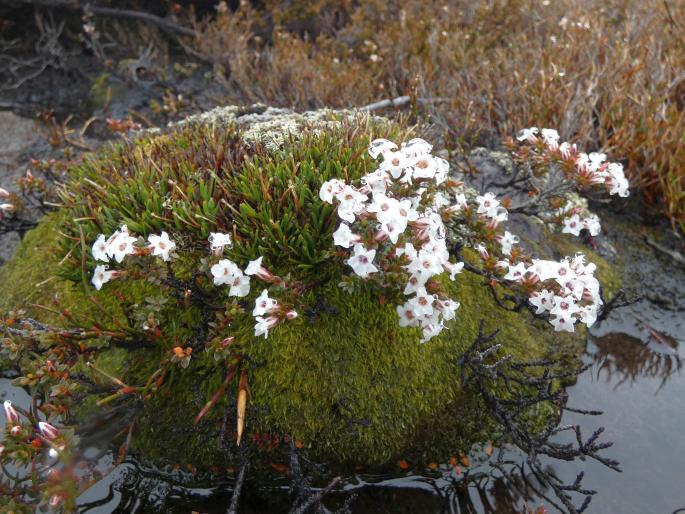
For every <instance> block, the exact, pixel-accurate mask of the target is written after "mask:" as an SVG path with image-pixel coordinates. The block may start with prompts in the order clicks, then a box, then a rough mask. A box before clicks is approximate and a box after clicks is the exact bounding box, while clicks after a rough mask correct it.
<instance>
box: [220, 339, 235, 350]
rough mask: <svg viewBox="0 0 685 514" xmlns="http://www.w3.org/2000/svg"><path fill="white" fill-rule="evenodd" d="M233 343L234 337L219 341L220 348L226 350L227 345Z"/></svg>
mask: <svg viewBox="0 0 685 514" xmlns="http://www.w3.org/2000/svg"><path fill="white" fill-rule="evenodd" d="M233 341H235V337H234V336H230V337H227V338H226V339H224V340H223V341H221V346H222V347H223V348H226V347H227V346H228V345H229V344H231V343H232V342H233Z"/></svg>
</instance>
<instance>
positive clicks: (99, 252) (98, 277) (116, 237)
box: [91, 225, 176, 291]
mask: <svg viewBox="0 0 685 514" xmlns="http://www.w3.org/2000/svg"><path fill="white" fill-rule="evenodd" d="M137 241H138V239H137V238H136V237H134V236H132V235H131V233H130V232H129V230H128V227H127V226H126V225H122V226H121V228H120V229H119V230H117V231H116V232H114V234H112V235H111V236H109V237H106V236H105V235H104V234H100V235H99V236H98V238H97V240H96V241H95V243H94V244H93V247H92V249H91V252H92V254H93V258H94V259H95V260H96V261H101V262H110V261H111V260H115V261H116V262H117V263H121V262H122V261H123V260H124V258H125V257H126V256H127V255H148V254H150V255H154V256H159V257H161V258H162V259H163V260H165V261H168V260H169V259H171V254H172V252H173V251H174V250H175V249H176V243H174V242H173V241H172V240H171V239H170V238H169V234H167V233H166V232H162V233H161V234H160V235H156V234H150V236H149V237H148V245H147V246H138V245H136V244H135V243H136V242H137ZM119 274H120V273H119V272H118V271H114V270H111V271H110V270H109V269H108V266H107V265H106V264H100V265H98V266H97V267H96V268H95V272H94V273H93V278H92V280H91V281H92V283H93V285H94V286H95V288H96V289H97V290H98V291H99V290H100V289H102V286H103V285H104V284H106V283H107V282H109V281H110V280H112V279H113V278H116V277H117V276H119Z"/></svg>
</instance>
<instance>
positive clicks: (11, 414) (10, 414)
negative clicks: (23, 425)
mask: <svg viewBox="0 0 685 514" xmlns="http://www.w3.org/2000/svg"><path fill="white" fill-rule="evenodd" d="M2 406H3V407H4V409H5V418H7V421H6V423H7V424H11V425H14V424H16V423H19V414H17V411H16V410H14V407H12V402H11V401H9V400H5V403H3V404H2Z"/></svg>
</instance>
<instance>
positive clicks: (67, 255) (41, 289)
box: [0, 115, 576, 466]
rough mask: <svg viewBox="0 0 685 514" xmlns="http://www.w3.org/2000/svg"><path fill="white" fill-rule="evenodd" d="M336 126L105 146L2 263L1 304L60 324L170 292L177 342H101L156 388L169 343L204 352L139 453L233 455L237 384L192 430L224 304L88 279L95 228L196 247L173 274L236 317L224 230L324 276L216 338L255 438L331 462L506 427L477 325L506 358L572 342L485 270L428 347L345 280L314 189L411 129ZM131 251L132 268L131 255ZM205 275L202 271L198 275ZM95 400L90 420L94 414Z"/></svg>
mask: <svg viewBox="0 0 685 514" xmlns="http://www.w3.org/2000/svg"><path fill="white" fill-rule="evenodd" d="M326 123H327V125H325V128H326V130H325V131H322V129H321V128H320V126H319V128H316V127H315V126H314V127H304V128H302V127H301V128H300V130H301V132H300V133H297V134H294V135H293V134H292V133H291V134H290V135H289V136H288V137H287V138H285V140H284V142H283V143H282V144H281V145H280V146H277V147H273V148H267V146H265V145H263V144H261V143H260V142H259V141H255V140H254V139H251V140H250V141H249V142H246V141H245V140H244V139H243V138H242V134H244V130H245V129H241V128H239V125H238V124H235V123H230V124H228V125H227V126H223V125H221V124H209V125H198V124H188V125H184V126H182V127H180V128H176V129H174V130H172V131H170V132H168V133H162V134H156V133H149V134H146V135H143V136H141V137H139V138H138V139H137V140H135V141H132V142H128V143H125V144H120V145H116V146H114V147H112V148H110V149H107V150H104V151H103V152H101V153H100V154H98V155H94V156H91V157H89V158H87V159H86V161H85V162H84V164H83V165H81V166H80V167H78V168H75V169H73V170H72V171H71V177H72V179H71V182H70V183H69V184H67V187H66V188H65V191H66V193H65V196H64V202H65V204H66V205H67V207H65V208H64V209H62V210H60V211H58V212H56V213H53V214H50V215H49V216H47V217H46V218H45V219H44V220H43V221H42V222H41V223H40V224H39V226H38V227H37V228H36V229H34V230H33V231H31V232H29V233H28V234H27V235H26V237H25V238H24V240H23V242H22V244H21V246H20V248H19V249H18V251H17V254H16V255H15V257H14V259H13V260H12V261H11V262H10V263H9V264H8V265H7V266H6V267H4V268H3V269H0V283H2V284H3V290H4V291H5V294H4V295H3V296H2V298H0V308H2V309H12V308H17V307H21V308H24V309H26V310H27V311H28V313H29V315H30V316H32V317H35V318H36V319H39V320H42V321H44V322H47V323H59V322H64V323H65V324H67V325H68V324H69V323H73V321H74V320H75V319H83V320H86V319H88V317H91V318H92V317H97V318H98V319H103V318H105V319H107V318H108V317H109V318H111V319H112V320H118V321H119V322H121V323H128V324H136V323H138V322H139V320H140V319H141V316H143V317H144V315H145V314H146V313H147V312H148V311H150V310H151V309H153V307H152V306H154V305H157V304H158V303H159V306H158V307H156V308H154V313H155V316H156V317H157V319H158V321H159V323H160V326H162V327H164V329H165V337H164V338H163V340H160V341H155V344H154V345H152V346H150V345H145V346H143V347H141V348H138V349H135V350H134V349H131V350H125V349H123V350H122V345H118V346H117V347H116V348H114V347H111V348H107V345H108V344H109V343H110V341H108V340H106V339H104V340H103V339H99V340H94V341H91V342H89V344H92V345H97V346H104V348H103V349H102V350H101V352H100V353H101V354H100V356H99V357H97V359H96V360H95V364H96V366H98V367H101V368H103V370H105V371H106V372H108V373H110V374H112V375H114V376H117V377H120V378H121V379H122V380H124V381H125V382H127V383H129V384H134V385H139V384H142V383H144V382H145V379H146V377H147V376H149V375H150V374H151V373H153V372H154V371H155V369H156V368H157V367H158V366H159V362H160V359H163V358H164V356H165V355H168V353H169V352H170V350H171V348H172V347H174V346H176V345H186V344H188V345H190V346H192V347H193V349H194V350H195V352H194V353H193V359H192V360H191V362H190V366H189V367H188V368H187V369H181V368H180V367H178V366H175V367H173V368H172V369H171V370H170V371H169V373H167V374H166V375H165V377H164V382H165V383H164V385H163V387H160V389H159V391H158V392H157V393H156V394H155V395H153V396H152V397H151V398H149V399H147V400H146V409H145V413H144V414H143V419H142V420H141V421H140V422H138V423H137V424H136V428H135V430H134V438H133V448H134V449H136V450H137V451H138V452H139V453H141V454H142V455H143V456H147V457H148V458H150V459H152V460H155V461H158V462H185V463H193V464H195V465H204V466H210V465H225V464H226V459H227V456H229V457H230V455H231V454H232V453H233V452H232V451H231V450H229V451H226V448H225V446H226V443H225V441H221V440H220V439H219V438H218V437H217V434H219V433H221V434H223V436H224V437H225V438H228V437H232V434H231V432H232V430H233V428H232V427H233V426H235V425H234V419H233V418H234V414H233V413H234V412H235V407H234V405H235V390H236V387H237V384H236V382H235V381H234V382H233V383H231V384H230V385H229V388H228V390H227V394H225V395H224V396H223V397H222V399H221V400H220V401H219V402H218V403H217V404H216V405H215V406H214V407H213V408H212V409H211V410H210V412H209V413H208V414H207V415H206V416H205V417H204V418H203V419H202V420H201V421H200V423H199V424H197V425H196V424H194V422H193V418H194V417H195V416H196V414H197V413H198V412H199V410H200V409H201V408H202V406H203V405H204V403H205V402H206V401H207V400H208V399H209V398H210V397H211V396H212V395H213V394H214V392H215V391H216V390H217V389H219V388H220V386H221V383H222V381H223V380H224V377H225V375H226V373H227V369H226V365H225V364H224V363H223V362H217V361H215V360H214V357H213V355H212V354H211V353H209V352H202V349H203V346H204V344H205V343H207V342H208V341H207V340H206V338H207V337H209V336H208V334H209V333H211V330H210V327H209V323H210V322H213V321H215V320H214V318H213V317H212V316H213V313H212V312H208V311H207V310H206V309H203V308H201V307H199V306H198V305H195V304H192V303H189V302H186V301H184V299H183V298H181V297H179V296H178V295H175V294H171V293H170V292H169V290H168V288H165V287H163V285H162V282H163V280H157V281H154V280H151V281H143V280H139V281H135V280H132V279H121V280H115V281H113V282H112V283H110V284H107V286H106V287H105V288H104V289H103V290H102V291H99V292H96V291H94V290H93V289H92V288H90V287H89V284H88V280H87V278H86V277H89V273H90V271H91V270H92V269H93V267H94V265H95V263H94V262H93V261H92V258H91V257H90V255H89V253H86V254H85V255H83V253H82V252H83V250H84V248H85V245H84V244H83V242H84V241H87V242H88V243H92V241H94V240H95V237H96V235H97V234H98V233H100V232H102V233H106V234H109V233H111V232H112V231H113V230H115V229H116V228H117V227H118V226H119V225H120V224H122V223H126V224H128V225H129V228H131V229H132V230H133V231H135V232H136V233H137V234H139V235H141V236H146V235H147V234H150V233H153V232H158V231H160V230H167V231H169V232H170V233H171V234H172V235H173V236H174V238H175V240H176V241H177V242H178V244H179V248H180V249H181V250H182V252H179V253H180V254H181V255H182V258H181V259H179V260H177V261H176V262H174V264H173V265H170V266H169V268H168V269H167V270H166V271H165V273H167V274H173V275H174V276H175V277H177V278H180V279H187V280H192V283H193V284H194V286H197V287H198V288H200V289H202V290H204V291H210V290H211V295H212V296H211V302H210V303H211V304H218V305H220V306H223V307H222V308H221V309H219V310H226V311H230V310H231V309H233V310H235V309H238V310H240V309H239V307H240V305H239V304H236V303H235V302H233V301H232V300H230V299H229V298H228V297H227V296H226V292H225V289H220V288H214V289H212V288H211V280H210V279H209V278H208V276H207V273H206V262H205V259H206V257H207V252H206V237H207V235H208V234H209V232H211V231H217V230H221V231H226V230H231V231H232V233H233V235H234V239H235V241H236V245H235V247H234V248H233V249H232V250H231V252H230V257H231V258H232V259H234V260H236V262H238V263H239V264H240V265H245V264H246V263H247V261H248V260H250V259H253V258H255V257H256V256H258V255H264V257H265V261H266V262H268V264H269V267H270V268H271V269H273V270H274V271H276V272H278V273H281V274H285V273H288V272H290V273H291V274H293V275H294V276H296V277H297V278H298V279H300V280H309V281H312V283H315V284H316V287H315V288H313V289H310V290H309V292H307V293H304V294H303V296H302V298H301V299H300V300H301V302H302V304H303V305H304V308H303V309H300V316H299V317H298V318H297V319H296V320H294V321H291V322H288V323H285V324H283V325H279V326H278V327H277V328H275V329H274V330H273V331H271V333H270V334H269V338H268V339H266V340H265V339H257V338H255V337H254V335H253V324H254V320H253V319H252V317H251V316H250V313H249V312H243V313H242V314H240V313H239V314H236V315H235V317H234V319H233V321H232V322H231V324H230V325H229V326H227V327H226V328H225V329H224V332H223V333H221V334H218V335H223V336H228V335H232V336H235V338H236V341H237V342H236V345H237V348H238V349H239V351H240V352H241V353H242V354H243V355H244V362H246V363H247V365H246V369H247V370H248V377H249V383H250V387H251V393H252V398H251V402H250V407H249V409H248V421H247V430H248V437H249V436H255V435H263V434H289V435H291V436H293V437H294V438H296V439H297V440H298V441H301V442H302V443H303V444H304V445H305V446H306V447H307V448H309V450H310V451H311V452H312V454H313V455H316V456H318V457H322V458H327V459H333V460H337V461H345V462H356V463H383V462H387V461H389V460H390V459H392V458H394V457H395V456H397V455H400V454H403V453H404V452H408V451H410V450H411V449H412V448H424V449H426V448H427V449H428V450H427V451H431V452H433V456H434V457H435V458H441V457H447V456H448V455H449V454H451V453H453V452H455V451H459V450H461V451H468V450H469V447H470V445H471V444H473V443H476V442H479V441H483V440H485V439H489V438H492V437H493V434H494V432H495V431H496V427H495V426H494V424H493V423H492V420H491V419H490V418H489V417H488V416H487V414H486V413H485V412H484V409H482V408H480V409H478V408H476V406H477V405H478V400H477V398H474V397H473V396H472V394H471V393H469V392H467V391H464V390H463V389H462V386H461V381H460V380H461V377H460V370H459V369H458V365H457V358H458V357H459V355H460V354H461V353H462V352H463V351H464V350H465V349H466V348H467V347H468V346H469V345H470V344H471V343H472V342H473V340H474V339H475V338H476V336H477V333H478V327H479V324H480V322H481V320H483V321H484V322H485V327H486V329H488V330H494V329H500V330H501V332H500V336H499V339H500V341H501V342H502V343H503V344H504V351H505V352H507V353H510V354H512V355H513V356H514V357H515V358H518V359H537V358H541V357H546V356H549V355H550V354H557V353H559V352H562V353H563V350H564V347H565V345H569V347H572V345H570V343H572V341H574V338H573V337H571V336H567V335H566V336H559V335H557V334H554V333H553V332H552V331H551V329H550V327H549V325H548V324H547V323H545V322H543V321H540V320H535V319H533V318H531V317H530V316H528V315H526V314H524V313H515V312H511V311H506V310H503V309H500V308H498V307H497V304H496V302H495V301H494V299H493V298H492V295H491V293H490V291H489V289H488V288H487V287H484V284H483V283H482V282H483V278H482V277H480V276H477V275H472V274H468V273H463V274H461V275H459V276H458V277H457V280H456V281H455V282H454V283H452V282H445V283H444V284H443V287H444V288H445V291H446V292H447V293H448V294H449V295H450V296H451V297H453V298H454V299H456V300H458V301H459V302H461V307H460V309H459V310H458V311H457V319H456V320H454V321H452V322H450V323H449V324H448V329H447V330H445V331H443V333H442V334H441V335H440V336H439V337H437V338H435V339H433V340H431V341H430V342H428V343H426V344H421V343H420V342H419V339H420V336H419V333H418V331H417V329H403V328H400V327H399V326H398V323H397V315H396V312H395V308H394V306H393V304H392V302H386V301H384V300H383V298H382V297H381V295H380V294H379V293H378V291H375V290H373V289H370V288H368V287H367V286H365V285H363V284H360V285H359V287H358V288H357V291H356V292H355V293H354V294H349V293H347V292H345V291H343V289H341V288H340V287H339V285H338V284H339V282H340V279H341V276H342V274H343V272H344V267H343V266H342V265H341V263H340V260H339V259H338V260H336V258H335V256H334V255H332V254H331V253H330V250H329V248H330V241H331V233H332V232H333V230H334V229H335V226H336V221H337V219H336V217H335V213H334V211H333V209H332V208H330V206H324V205H322V204H321V202H319V201H318V188H319V186H320V184H321V183H322V182H323V181H325V180H327V179H328V178H331V177H333V176H338V177H342V178H346V179H348V180H356V179H358V178H359V177H360V176H361V175H362V174H364V173H366V172H368V171H369V170H370V168H371V167H372V166H373V163H372V161H371V160H370V159H369V158H368V156H367V155H366V151H365V150H366V147H367V144H368V141H369V139H371V138H373V137H378V136H385V137H390V138H395V139H397V138H401V137H403V136H404V135H405V134H406V132H405V131H404V129H402V128H401V127H397V126H394V125H392V124H389V123H379V122H378V121H377V120H376V121H369V119H368V118H360V119H352V120H350V119H349V118H348V117H347V115H345V119H342V120H341V119H340V118H338V119H336V118H335V116H333V115H326ZM304 125H306V123H305V124H304ZM247 130H249V128H248V129H247ZM465 255H466V258H467V259H472V260H474V261H475V259H476V258H477V257H475V255H473V254H469V253H468V252H465ZM131 261H132V262H133V263H132V264H131V266H132V267H134V268H135V266H136V261H135V258H132V259H131ZM84 266H85V270H84ZM203 266H204V267H203ZM202 269H204V270H205V273H199V274H197V273H195V271H197V270H202ZM257 289H261V288H258V287H256V286H255V287H253V291H252V293H251V295H250V297H249V298H248V300H249V299H251V298H253V297H254V296H256V295H257V294H258V293H259V291H257ZM208 294H210V293H208ZM55 297H57V299H58V303H59V310H67V311H68V312H69V313H70V318H69V319H66V320H65V319H64V316H61V315H60V314H59V310H58V312H57V313H55V312H50V311H46V310H44V309H41V308H37V307H35V306H34V305H35V304H43V305H50V304H52V303H53V300H54V299H55ZM159 298H163V300H164V301H163V302H161V303H160V302H158V299H159ZM95 305H97V308H95V307H94V306H95ZM212 330H214V329H212ZM212 335H213V336H217V334H216V333H213V334H212ZM132 346H135V345H134V344H133V345H132ZM573 348H574V350H573V351H571V352H570V353H572V354H574V355H575V350H576V348H575V347H573ZM93 403H94V402H92V401H89V402H87V404H88V405H89V408H88V409H81V411H80V412H79V415H81V416H84V415H85V413H84V410H93V409H97V407H94V406H93V405H92V404H93ZM481 407H482V406H481ZM543 410H544V409H543ZM226 412H228V413H229V415H226V414H225V413H226ZM540 415H541V416H544V417H547V416H552V415H555V412H553V411H551V410H550V411H547V412H541V414H540Z"/></svg>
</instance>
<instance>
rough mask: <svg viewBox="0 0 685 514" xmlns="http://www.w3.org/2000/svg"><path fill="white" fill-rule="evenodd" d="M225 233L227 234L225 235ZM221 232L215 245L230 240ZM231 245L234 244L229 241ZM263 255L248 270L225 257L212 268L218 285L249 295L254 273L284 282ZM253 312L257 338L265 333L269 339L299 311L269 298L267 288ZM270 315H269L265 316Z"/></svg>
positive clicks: (232, 293) (233, 293)
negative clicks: (265, 261) (265, 262)
mask: <svg viewBox="0 0 685 514" xmlns="http://www.w3.org/2000/svg"><path fill="white" fill-rule="evenodd" d="M223 235H224V236H225V234H223ZM219 236H221V235H214V237H211V238H210V243H211V244H212V248H214V245H217V244H218V241H226V240H225V238H224V239H221V237H219ZM227 244H230V243H227ZM263 259H264V258H263V257H259V258H257V259H255V260H253V261H250V262H249V263H248V265H247V267H246V268H245V272H244V273H243V271H242V270H241V269H240V268H239V267H238V265H237V264H236V263H235V262H233V261H231V260H229V259H222V260H220V261H219V262H217V263H216V264H214V266H212V268H211V272H212V275H213V276H214V284H215V285H223V284H226V285H229V286H230V290H229V292H228V294H229V296H237V297H241V298H242V297H245V296H247V295H248V294H249V293H250V277H252V276H254V277H256V278H258V279H260V280H262V281H264V282H266V283H267V284H281V283H282V282H283V281H282V279H281V278H280V277H277V276H276V275H274V274H273V273H271V272H270V271H269V270H267V269H266V268H265V267H264V266H263V265H262V260H263ZM252 315H253V316H254V318H255V326H254V335H255V337H259V336H262V335H263V336H264V338H265V339H266V338H267V337H268V335H269V330H271V329H272V328H273V327H275V326H276V325H278V324H279V323H280V322H281V321H283V320H286V319H289V320H292V319H295V318H296V317H297V312H296V311H295V310H294V309H286V308H284V307H282V306H281V304H279V303H278V302H277V301H276V300H274V299H273V298H269V292H268V291H267V290H266V289H264V290H263V291H262V294H261V295H259V296H258V297H257V299H256V300H255V306H254V309H253V310H252ZM265 315H268V316H267V317H264V316H265Z"/></svg>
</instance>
